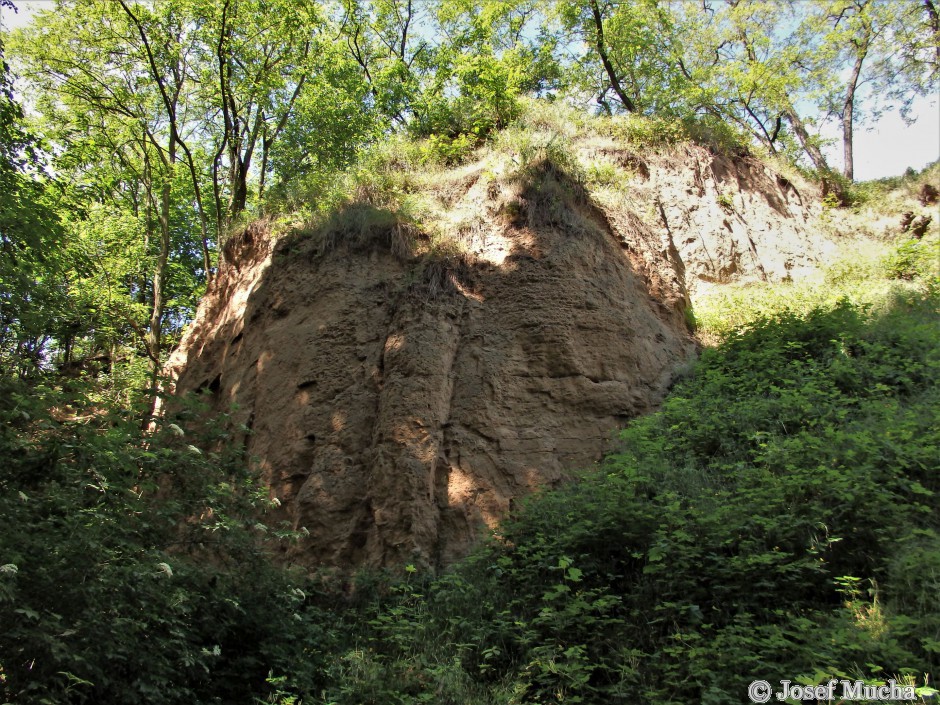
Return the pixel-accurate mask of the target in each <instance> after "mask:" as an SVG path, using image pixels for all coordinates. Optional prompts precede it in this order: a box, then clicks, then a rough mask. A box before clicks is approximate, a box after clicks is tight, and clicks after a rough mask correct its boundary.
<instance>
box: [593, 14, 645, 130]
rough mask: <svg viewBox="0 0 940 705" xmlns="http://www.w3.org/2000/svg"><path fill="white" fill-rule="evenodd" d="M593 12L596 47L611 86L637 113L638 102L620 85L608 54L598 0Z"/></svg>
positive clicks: (621, 100)
mask: <svg viewBox="0 0 940 705" xmlns="http://www.w3.org/2000/svg"><path fill="white" fill-rule="evenodd" d="M591 12H592V13H593V15H594V48H595V49H597V55H598V56H599V57H600V58H601V63H602V64H603V65H604V71H606V72H607V79H608V80H609V81H610V87H611V88H613V89H614V93H616V94H617V97H618V98H620V102H621V103H623V107H625V108H626V109H627V110H628V111H629V112H631V113H635V112H636V104H635V103H634V102H633V101H632V100H631V99H630V96H628V95H627V94H626V93H625V92H624V90H623V87H622V86H621V85H620V78H618V76H617V71H616V70H615V69H614V65H613V64H612V63H611V61H610V57H609V56H608V54H607V45H606V44H605V43H604V18H603V17H602V16H601V9H600V7H598V5H597V0H591Z"/></svg>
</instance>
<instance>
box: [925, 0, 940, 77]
mask: <svg viewBox="0 0 940 705" xmlns="http://www.w3.org/2000/svg"><path fill="white" fill-rule="evenodd" d="M924 9H925V10H926V11H927V21H928V23H929V24H930V29H932V30H933V38H934V42H936V46H937V54H936V56H937V65H936V66H935V67H934V70H935V71H936V70H938V69H940V12H938V11H937V6H936V5H935V4H934V2H933V0H924Z"/></svg>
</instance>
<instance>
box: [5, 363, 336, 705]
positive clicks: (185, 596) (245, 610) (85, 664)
mask: <svg viewBox="0 0 940 705" xmlns="http://www.w3.org/2000/svg"><path fill="white" fill-rule="evenodd" d="M0 385H2V393H0V421H2V427H0V455H2V457H3V458H4V462H3V464H2V469H0V512H2V514H3V516H4V518H5V524H4V529H3V531H2V532H0V564H2V569H0V612H2V614H3V636H2V639H0V673H2V674H3V678H2V679H0V695H2V697H3V698H4V702H56V703H82V702H99V703H119V702H150V703H210V702H219V699H221V700H222V701H228V702H233V701H237V702H248V698H250V697H251V695H253V694H254V695H257V696H262V695H264V694H266V693H267V692H269V686H268V685H267V684H266V679H267V676H268V673H269V671H271V670H273V671H275V672H276V673H281V674H283V673H288V672H289V673H290V674H291V683H290V684H289V687H290V688H292V689H296V688H301V689H303V690H304V691H310V690H311V689H313V688H314V687H315V685H316V683H317V682H318V679H319V678H320V676H319V674H318V664H320V660H319V659H320V654H321V653H322V651H321V650H322V649H325V648H327V645H328V643H329V640H330V638H331V637H330V627H329V626H328V625H329V624H330V620H327V619H324V618H323V617H322V613H321V611H320V610H318V608H316V607H315V606H314V605H313V604H312V603H313V597H314V593H313V591H312V590H311V591H310V592H311V595H310V597H309V598H308V597H305V594H304V592H303V591H301V589H300V583H299V582H298V581H297V580H296V579H293V578H291V577H290V576H289V575H288V574H287V573H285V572H282V571H279V570H275V569H274V568H272V567H271V565H270V563H269V559H268V557H267V554H266V552H265V551H264V550H263V549H262V547H261V543H260V539H261V538H262V537H263V536H264V534H265V532H266V530H265V529H264V528H263V526H262V525H261V524H259V523H258V515H259V512H260V511H261V509H262V507H263V505H264V504H265V502H266V500H265V497H266V492H265V491H263V490H262V489H261V488H259V487H258V486H257V485H256V484H255V482H254V481H253V480H252V479H251V478H250V477H249V476H248V475H247V472H246V470H244V465H243V463H242V462H241V458H240V457H239V456H240V453H239V452H238V450H237V448H234V447H233V446H232V444H230V443H228V442H227V439H226V438H225V436H224V435H221V432H219V431H217V430H216V429H217V428H219V426H217V425H216V424H214V423H208V422H206V423H204V424H203V426H202V428H197V427H198V426H199V424H196V423H194V422H192V423H190V424H188V425H190V426H192V427H193V428H192V429H191V430H187V431H186V432H184V431H183V430H182V429H181V427H180V426H177V425H175V424H170V423H167V422H164V423H162V424H160V425H159V427H158V428H157V429H156V430H155V431H154V432H153V433H148V434H144V433H142V432H141V431H140V427H139V422H138V421H137V420H136V418H135V417H134V416H133V415H130V414H127V413H114V412H109V411H106V410H104V409H102V408H101V407H100V406H97V405H92V404H91V403H90V401H89V399H88V398H87V396H86V395H85V393H84V392H83V391H81V390H80V389H79V390H78V391H72V392H64V391H61V390H56V389H54V388H53V387H51V386H47V385H39V386H33V387H27V386H25V385H23V384H20V383H15V382H11V381H6V380H4V381H2V382H0ZM196 411H197V410H195V409H194V412H196ZM181 423H182V422H181ZM308 589H309V588H308ZM284 687H285V686H284V684H282V686H281V688H282V690H283V689H284Z"/></svg>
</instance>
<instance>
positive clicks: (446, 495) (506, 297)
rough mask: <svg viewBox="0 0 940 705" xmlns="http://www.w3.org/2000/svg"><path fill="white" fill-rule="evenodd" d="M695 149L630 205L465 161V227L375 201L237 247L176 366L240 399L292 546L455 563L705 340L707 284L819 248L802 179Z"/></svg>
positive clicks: (457, 209) (455, 197)
mask: <svg viewBox="0 0 940 705" xmlns="http://www.w3.org/2000/svg"><path fill="white" fill-rule="evenodd" d="M589 148H590V149H595V150H601V151H600V152H598V153H601V154H602V158H605V159H606V158H610V159H617V160H624V161H630V160H632V162H631V163H633V165H634V168H637V159H638V158H637V157H635V156H633V155H631V154H629V153H626V152H622V151H618V150H616V149H612V148H610V147H609V146H604V145H601V146H599V147H598V146H597V145H594V146H593V147H589ZM602 150H607V151H606V152H603V151H602ZM689 150H690V151H689V152H688V153H687V154H686V157H685V158H684V159H685V161H684V163H682V164H677V163H676V162H675V160H674V159H673V160H666V159H665V158H664V161H663V162H662V163H656V161H655V160H654V159H649V158H648V159H646V160H645V161H643V162H642V168H638V171H639V173H640V175H639V176H638V177H637V179H635V180H634V181H635V183H634V185H633V189H634V191H635V197H634V198H632V199H627V200H619V201H618V200H617V199H616V198H615V197H610V196H611V194H607V197H601V196H596V197H595V196H592V194H589V193H588V192H587V190H586V189H585V187H584V185H583V181H582V180H581V179H579V178H577V177H575V176H572V175H571V174H570V173H568V172H567V171H565V169H562V168H560V167H558V166H557V165H555V164H554V163H553V162H552V161H551V160H550V159H548V160H547V159H536V160H534V161H533V162H532V163H530V164H528V165H527V166H526V168H525V169H522V170H519V169H516V170H515V171H501V170H500V168H499V167H498V165H494V164H476V165H471V166H469V167H465V168H463V169H461V170H458V171H455V172H452V173H449V174H446V175H443V176H441V177H439V178H438V179H437V180H436V185H434V186H429V191H431V192H432V193H437V198H438V204H439V206H440V212H439V217H438V219H437V230H438V231H440V232H443V239H442V236H441V235H440V234H438V235H436V236H435V237H434V238H432V237H430V236H429V235H427V234H426V231H425V230H422V229H421V228H417V227H415V226H414V225H409V224H407V223H403V222H401V221H400V219H397V218H396V217H394V216H391V215H390V214H388V213H385V212H383V211H381V210H378V209H375V208H374V207H372V206H370V205H369V204H368V203H360V204H357V205H354V206H351V207H350V209H349V210H347V211H346V212H345V213H342V214H340V215H339V216H338V217H337V218H336V219H334V221H333V222H332V223H330V224H328V225H327V226H325V227H323V228H321V229H320V230H319V231H318V232H317V233H313V234H307V235H293V236H289V237H286V238H283V239H281V240H279V241H278V242H277V244H276V245H275V244H274V243H273V242H272V240H271V239H270V237H269V236H268V234H267V232H266V231H265V229H264V228H263V227H261V226H253V227H251V228H249V229H248V230H246V231H245V232H243V233H242V234H240V235H238V236H236V237H235V238H233V239H232V241H230V242H229V244H228V245H227V247H226V249H225V252H224V255H223V262H222V265H221V266H220V269H219V275H218V277H217V279H216V280H215V282H214V283H213V285H212V287H211V288H210V290H209V292H208V293H207V295H206V297H205V300H204V301H203V303H202V305H201V306H200V310H199V313H198V317H197V320H196V321H195V323H194V324H193V325H192V326H191V328H190V329H189V331H188V332H187V334H186V336H185V338H184V340H183V342H182V344H181V346H180V348H179V349H178V350H177V351H176V352H175V354H174V355H173V357H172V359H171V361H170V365H169V371H170V373H171V375H172V376H173V377H174V378H175V379H176V389H177V391H178V392H188V391H194V390H203V391H205V392H207V394H208V395H209V399H210V400H211V403H212V404H213V405H214V407H215V408H216V409H218V410H228V409H229V408H230V407H231V405H232V404H233V403H234V404H237V410H236V412H235V418H236V420H237V421H238V422H240V423H243V424H245V425H246V426H247V427H249V428H250V429H251V432H250V434H247V435H246V436H245V437H244V438H243V439H240V441H239V442H244V443H245V445H246V451H247V455H248V457H250V458H251V459H252V460H251V462H252V463H254V465H255V467H257V469H258V470H259V472H260V473H262V476H263V477H264V479H265V481H266V482H267V483H268V484H269V485H270V487H271V491H272V493H273V494H274V496H276V497H277V498H278V499H279V500H280V502H281V508H282V513H283V516H284V517H286V518H287V519H289V520H290V521H291V522H292V523H293V525H294V526H295V527H297V528H300V527H304V528H305V529H306V530H307V532H309V535H308V537H307V538H306V539H305V540H304V541H303V543H302V545H300V546H299V547H298V548H297V549H296V555H295V556H293V558H294V559H296V560H298V561H301V562H304V563H307V564H310V565H322V566H337V567H341V568H350V567H355V566H361V565H370V566H395V565H402V564H404V563H416V564H423V565H441V564H446V563H449V562H451V561H453V560H454V559H455V558H457V557H459V556H460V555H462V554H463V553H464V552H465V551H466V550H467V548H468V546H469V545H471V544H472V542H473V541H474V540H475V539H476V538H477V537H479V535H480V533H481V529H482V528H483V527H485V526H490V527H493V526H495V525H496V523H497V522H498V521H499V519H500V518H501V517H503V516H505V515H506V513H507V512H509V511H511V510H512V506H513V503H514V501H515V500H517V499H518V498H520V497H522V496H524V495H526V494H528V493H530V492H532V491H533V490H535V489H536V488H538V487H543V486H550V485H552V484H554V483H557V482H559V481H561V480H563V479H564V477H565V473H566V470H569V469H571V468H577V467H585V466H588V465H590V464H591V463H592V462H594V461H596V460H597V459H599V458H600V457H601V455H602V453H603V452H604V450H605V448H607V447H608V445H609V443H610V439H611V437H612V432H613V431H614V430H615V429H616V428H617V427H618V426H622V425H623V424H624V423H625V422H626V421H627V420H628V419H630V418H633V417H635V416H637V415H638V414H642V413H644V412H646V411H649V410H650V409H652V408H653V407H655V405H656V404H657V403H658V402H659V401H660V400H661V398H662V395H663V394H664V392H665V390H666V389H667V387H668V385H669V384H670V382H671V380H672V379H673V376H674V374H675V372H676V370H677V369H679V368H680V367H681V366H682V365H683V364H684V363H685V362H686V361H688V360H689V359H690V358H691V357H692V356H693V355H694V351H695V348H694V344H693V341H692V338H691V336H690V333H689V331H688V330H687V327H686V323H685V322H686V320H687V318H688V315H687V308H688V305H689V292H690V289H691V290H693V291H694V287H695V284H696V283H697V282H708V281H711V280H721V279H732V278H735V277H740V276H756V277H768V276H775V277H781V276H785V275H786V274H787V273H788V272H789V271H791V270H792V269H793V268H794V267H797V266H804V265H808V264H809V263H811V260H812V256H811V253H809V252H808V250H809V249H810V248H809V247H808V245H807V246H806V248H807V251H804V252H796V253H795V252H791V251H790V250H791V249H796V248H797V245H794V244H793V240H794V238H795V239H796V241H797V242H799V241H800V240H803V241H805V242H804V245H806V243H808V242H809V239H808V236H807V234H806V232H805V229H806V223H807V222H809V221H808V219H809V217H810V216H809V211H808V210H807V205H808V204H805V203H803V198H802V197H801V196H799V194H797V193H795V187H793V186H792V185H789V184H788V183H785V180H782V179H780V178H777V177H776V176H775V175H773V174H772V173H770V172H768V171H767V170H766V169H765V168H764V167H763V166H762V165H759V163H757V162H756V161H753V160H752V161H749V160H746V159H737V160H735V159H730V158H724V157H721V158H717V157H712V156H711V155H709V154H708V153H707V152H705V151H704V150H700V149H699V148H689ZM726 191H730V192H731V193H732V195H731V197H730V198H731V199H732V204H731V205H732V206H733V210H732V212H730V213H729V212H727V208H726V207H725V205H726V204H724V199H722V202H719V200H718V198H717V197H716V195H715V194H720V193H724V192H726ZM723 204H724V205H723ZM716 209H717V210H716ZM782 232H786V233H787V235H788V237H787V238H781V239H780V243H779V244H778V246H775V245H774V238H775V237H776V235H777V234H779V233H782ZM690 284H692V286H690Z"/></svg>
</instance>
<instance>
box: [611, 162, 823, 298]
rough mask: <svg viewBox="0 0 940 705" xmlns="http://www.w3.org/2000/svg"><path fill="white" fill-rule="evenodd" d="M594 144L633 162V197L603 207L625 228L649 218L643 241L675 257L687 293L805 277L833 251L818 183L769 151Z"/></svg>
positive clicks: (648, 255)
mask: <svg viewBox="0 0 940 705" xmlns="http://www.w3.org/2000/svg"><path fill="white" fill-rule="evenodd" d="M594 151H595V152H599V153H600V154H602V155H605V156H607V158H609V159H611V160H612V161H614V162H616V163H619V164H621V165H622V166H624V167H625V168H627V169H630V170H631V171H632V172H633V173H634V174H635V176H634V178H633V180H632V181H631V183H630V188H629V197H628V198H626V199H624V200H623V201H622V202H616V201H611V200H610V199H608V200H607V201H606V202H605V203H604V209H605V211H606V212H607V213H608V216H609V218H610V219H611V222H612V223H613V224H614V226H615V229H616V230H618V231H621V232H622V231H624V230H627V231H629V230H633V231H636V230H637V228H636V227H635V225H634V224H633V223H634V221H636V220H637V219H638V218H639V219H640V220H641V221H642V226H641V228H640V232H642V234H643V236H642V237H641V238H639V240H638V242H637V244H636V245H635V247H637V248H639V249H641V250H643V253H644V257H645V259H646V260H647V261H650V262H652V261H655V260H656V259H657V258H660V259H664V260H667V261H669V262H670V263H671V264H672V267H673V271H674V272H675V273H676V277H677V278H678V280H680V281H681V287H682V288H683V289H684V290H685V292H686V293H687V295H688V296H690V297H692V298H694V297H695V295H696V293H700V292H702V291H704V290H707V289H708V288H709V287H710V285H713V284H724V283H728V282H732V281H737V282H741V281H781V280H786V279H790V278H799V277H801V276H804V275H805V274H807V273H808V272H809V271H810V270H812V269H814V268H815V267H816V266H817V265H818V263H819V261H820V260H822V259H824V258H825V257H826V256H827V255H829V254H832V252H833V251H834V250H833V248H831V247H829V246H828V243H827V241H826V239H825V238H822V237H820V236H819V233H818V232H817V231H816V229H815V227H814V224H815V223H816V221H817V216H818V212H819V206H818V202H817V198H818V196H817V193H816V191H817V189H816V187H815V186H812V185H809V184H805V183H794V182H793V181H791V180H790V179H788V178H786V177H784V176H782V175H781V174H778V173H776V172H775V171H773V169H771V168H770V167H768V166H767V165H766V164H765V163H763V162H762V161H761V160H759V159H757V158H754V157H747V156H739V157H732V156H725V155H719V154H714V153H713V152H711V151H709V150H708V149H706V148H704V147H699V146H694V145H684V146H682V147H678V148H676V149H675V150H673V151H669V152H668V153H665V154H658V155H655V154H654V155H649V154H648V155H643V156H638V155H636V154H634V153H632V152H631V151H630V150H624V149H622V148H620V147H617V146H607V147H603V146H602V147H600V148H595V150H594Z"/></svg>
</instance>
